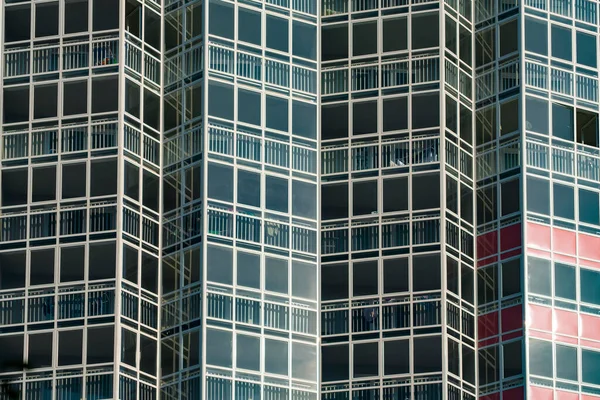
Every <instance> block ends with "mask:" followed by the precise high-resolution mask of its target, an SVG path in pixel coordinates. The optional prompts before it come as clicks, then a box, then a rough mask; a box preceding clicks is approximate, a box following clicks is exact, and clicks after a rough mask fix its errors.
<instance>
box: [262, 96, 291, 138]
mask: <svg viewBox="0 0 600 400" xmlns="http://www.w3.org/2000/svg"><path fill="white" fill-rule="evenodd" d="M266 108H267V109H266V111H267V113H266V114H267V116H266V118H267V121H266V122H267V123H266V125H267V128H271V129H277V130H280V131H284V132H287V130H288V114H289V111H288V99H284V98H281V97H273V96H267V99H266Z"/></svg>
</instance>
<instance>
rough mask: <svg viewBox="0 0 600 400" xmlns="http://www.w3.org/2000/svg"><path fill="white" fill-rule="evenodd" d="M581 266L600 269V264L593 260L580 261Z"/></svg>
mask: <svg viewBox="0 0 600 400" xmlns="http://www.w3.org/2000/svg"><path fill="white" fill-rule="evenodd" d="M579 265H583V266H585V267H590V268H596V269H600V263H598V262H595V261H591V260H584V259H580V260H579Z"/></svg>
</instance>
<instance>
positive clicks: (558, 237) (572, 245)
mask: <svg viewBox="0 0 600 400" xmlns="http://www.w3.org/2000/svg"><path fill="white" fill-rule="evenodd" d="M552 250H554V251H558V252H560V253H564V254H571V255H574V256H576V255H577V233H575V232H572V231H568V230H566V229H558V228H554V229H552Z"/></svg>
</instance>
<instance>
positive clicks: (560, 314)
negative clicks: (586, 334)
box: [554, 310, 579, 336]
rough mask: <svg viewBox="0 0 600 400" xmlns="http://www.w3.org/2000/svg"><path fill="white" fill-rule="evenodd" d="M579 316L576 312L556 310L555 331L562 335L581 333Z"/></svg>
mask: <svg viewBox="0 0 600 400" xmlns="http://www.w3.org/2000/svg"><path fill="white" fill-rule="evenodd" d="M578 327H579V316H578V315H577V313H576V312H570V311H564V310H554V332H556V333H560V334H562V335H571V336H577V335H579V329H578Z"/></svg>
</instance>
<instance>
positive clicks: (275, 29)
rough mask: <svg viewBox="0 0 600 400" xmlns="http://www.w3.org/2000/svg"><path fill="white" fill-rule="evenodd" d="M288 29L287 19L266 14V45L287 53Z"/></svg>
mask: <svg viewBox="0 0 600 400" xmlns="http://www.w3.org/2000/svg"><path fill="white" fill-rule="evenodd" d="M289 29H290V28H289V21H288V20H287V19H285V18H279V17H275V16H273V15H267V35H266V36H267V47H269V48H271V49H273V50H279V51H283V52H286V53H287V52H288V49H289V42H288V37H289V36H288V35H289Z"/></svg>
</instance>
